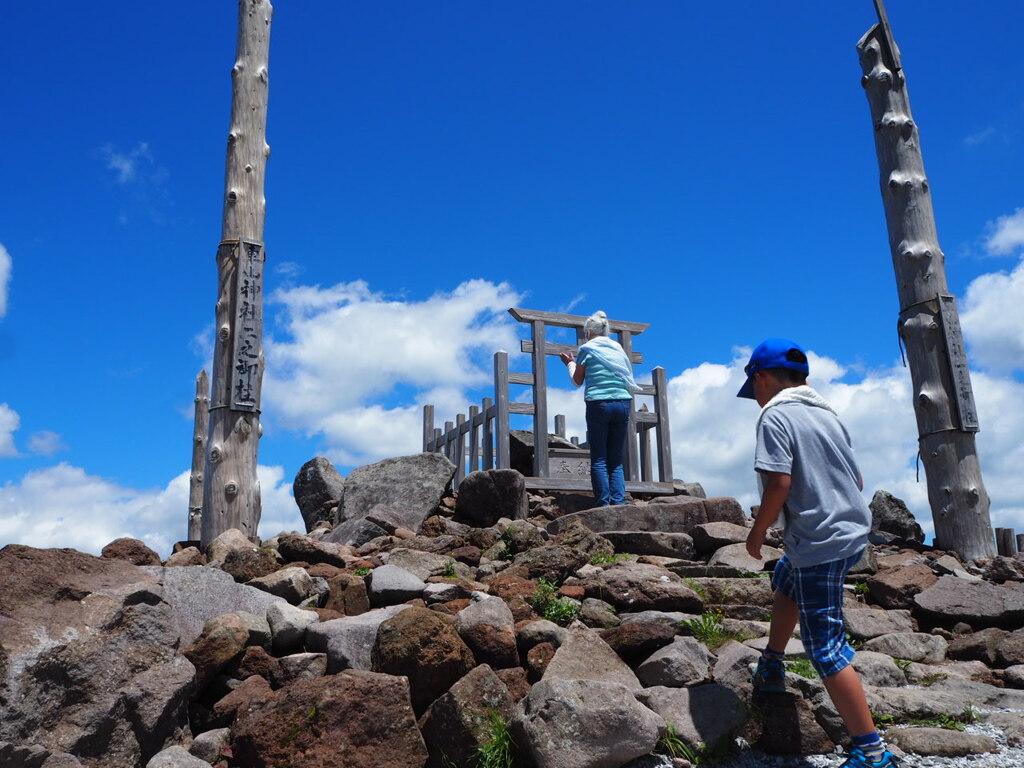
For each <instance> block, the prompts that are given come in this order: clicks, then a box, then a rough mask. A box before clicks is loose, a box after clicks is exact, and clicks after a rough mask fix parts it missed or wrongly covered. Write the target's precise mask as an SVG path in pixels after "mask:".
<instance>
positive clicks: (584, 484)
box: [526, 477, 673, 495]
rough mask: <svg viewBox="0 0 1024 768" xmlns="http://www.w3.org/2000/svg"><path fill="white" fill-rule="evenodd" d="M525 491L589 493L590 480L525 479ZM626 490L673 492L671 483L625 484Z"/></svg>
mask: <svg viewBox="0 0 1024 768" xmlns="http://www.w3.org/2000/svg"><path fill="white" fill-rule="evenodd" d="M526 488H527V490H531V491H537V490H543V491H590V490H592V488H591V485H590V478H586V479H583V480H580V479H577V478H555V477H527V478H526ZM626 490H627V491H628V492H630V493H649V494H652V495H667V494H671V493H672V492H673V487H672V483H645V482H632V481H627V482H626Z"/></svg>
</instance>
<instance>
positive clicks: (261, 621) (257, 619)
mask: <svg viewBox="0 0 1024 768" xmlns="http://www.w3.org/2000/svg"><path fill="white" fill-rule="evenodd" d="M268 610H269V609H268ZM235 616H237V617H238V618H240V619H241V620H242V623H243V624H244V625H245V628H246V629H247V630H249V643H248V644H249V645H258V646H259V647H260V648H265V649H266V650H268V651H269V650H270V624H268V623H267V619H266V618H265V617H264V616H257V615H256V614H255V613H249V612H248V611H235Z"/></svg>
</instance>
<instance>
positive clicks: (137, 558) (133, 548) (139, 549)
mask: <svg viewBox="0 0 1024 768" xmlns="http://www.w3.org/2000/svg"><path fill="white" fill-rule="evenodd" d="M100 554H101V555H102V556H103V557H105V558H108V559H110V560H124V561H126V562H129V563H131V564H132V565H160V555H158V554H157V553H156V552H154V551H153V550H152V549H150V548H149V547H147V546H146V545H145V544H143V543H142V542H141V541H139V540H138V539H129V538H124V539H114V540H113V541H112V542H110V543H109V544H107V546H105V547H104V548H103V551H102V552H101V553H100Z"/></svg>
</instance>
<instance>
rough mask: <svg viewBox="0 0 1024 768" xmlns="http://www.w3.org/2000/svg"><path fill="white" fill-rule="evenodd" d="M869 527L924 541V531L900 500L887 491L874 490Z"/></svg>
mask: <svg viewBox="0 0 1024 768" xmlns="http://www.w3.org/2000/svg"><path fill="white" fill-rule="evenodd" d="M869 506H870V507H871V528H872V530H876V531H885V532H886V533H893V534H896V535H897V536H899V537H900V538H901V539H905V540H907V541H916V542H917V543H918V544H921V543H923V542H924V531H922V530H921V526H920V525H918V524H917V521H916V520H915V519H914V516H913V515H912V514H911V513H910V510H909V509H907V505H906V504H904V503H903V501H902V500H900V499H897V498H896V497H895V496H893V495H892V494H891V493H889V492H888V491H875V495H874V496H873V497H872V498H871V504H870V505H869Z"/></svg>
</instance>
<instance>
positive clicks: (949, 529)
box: [857, 0, 995, 559]
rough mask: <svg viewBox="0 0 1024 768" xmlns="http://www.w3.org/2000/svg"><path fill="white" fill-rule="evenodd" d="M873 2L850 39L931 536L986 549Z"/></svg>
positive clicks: (985, 504) (936, 258)
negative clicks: (868, 23)
mask: <svg viewBox="0 0 1024 768" xmlns="http://www.w3.org/2000/svg"><path fill="white" fill-rule="evenodd" d="M874 2H875V9H876V11H877V13H878V20H879V23H878V24H876V25H875V26H873V27H872V28H871V29H870V30H868V32H867V34H865V35H864V37H862V38H861V40H860V42H858V43H857V51H858V53H859V54H860V63H861V67H862V68H863V70H864V77H863V79H862V81H861V82H862V84H863V86H864V90H865V92H866V93H867V98H868V104H869V105H870V107H871V118H872V121H873V123H874V128H875V148H876V150H877V154H878V166H879V170H880V172H881V187H882V201H883V204H884V206H885V218H886V221H887V222H888V226H889V246H890V248H891V250H892V260H893V267H894V269H895V271H896V287H897V290H898V293H899V301H900V316H899V334H900V338H901V339H902V341H903V344H904V345H905V346H906V350H907V361H908V363H909V366H910V377H911V381H912V384H913V389H914V411H915V413H916V415H917V430H918V439H919V445H920V455H921V459H922V461H923V463H924V468H925V475H926V477H927V482H928V501H929V503H930V505H931V508H932V519H933V521H934V523H935V541H936V544H937V545H939V546H941V547H944V548H947V549H952V550H953V551H955V552H957V553H958V554H960V555H961V556H962V557H964V558H966V559H975V558H979V557H991V556H992V555H994V554H995V546H994V543H993V537H992V527H991V523H990V521H989V498H988V494H987V493H986V492H985V486H984V484H983V483H982V479H981V466H980V464H979V463H978V454H977V451H976V450H975V441H974V433H975V432H977V431H978V416H977V412H976V411H975V407H974V395H973V391H972V389H971V377H970V372H969V371H968V368H967V354H966V351H965V349H964V343H963V337H962V335H961V333H960V320H959V317H958V315H957V310H956V299H955V298H954V297H953V296H952V295H951V294H950V293H949V288H948V286H947V284H946V270H945V256H944V255H943V253H942V251H941V250H940V248H939V240H938V235H937V234H936V229H935V216H934V213H933V212H932V199H931V193H930V191H929V185H928V179H927V178H926V177H925V173H924V160H923V158H922V156H921V141H920V134H919V132H918V129H917V125H916V124H915V123H914V119H913V117H912V116H911V113H910V99H909V97H908V95H907V82H906V77H905V76H904V73H903V68H902V65H901V62H900V53H899V48H897V47H896V43H895V42H894V41H893V37H892V31H891V29H890V27H889V21H888V18H887V17H886V14H885V8H884V6H883V4H882V0H874Z"/></svg>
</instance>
